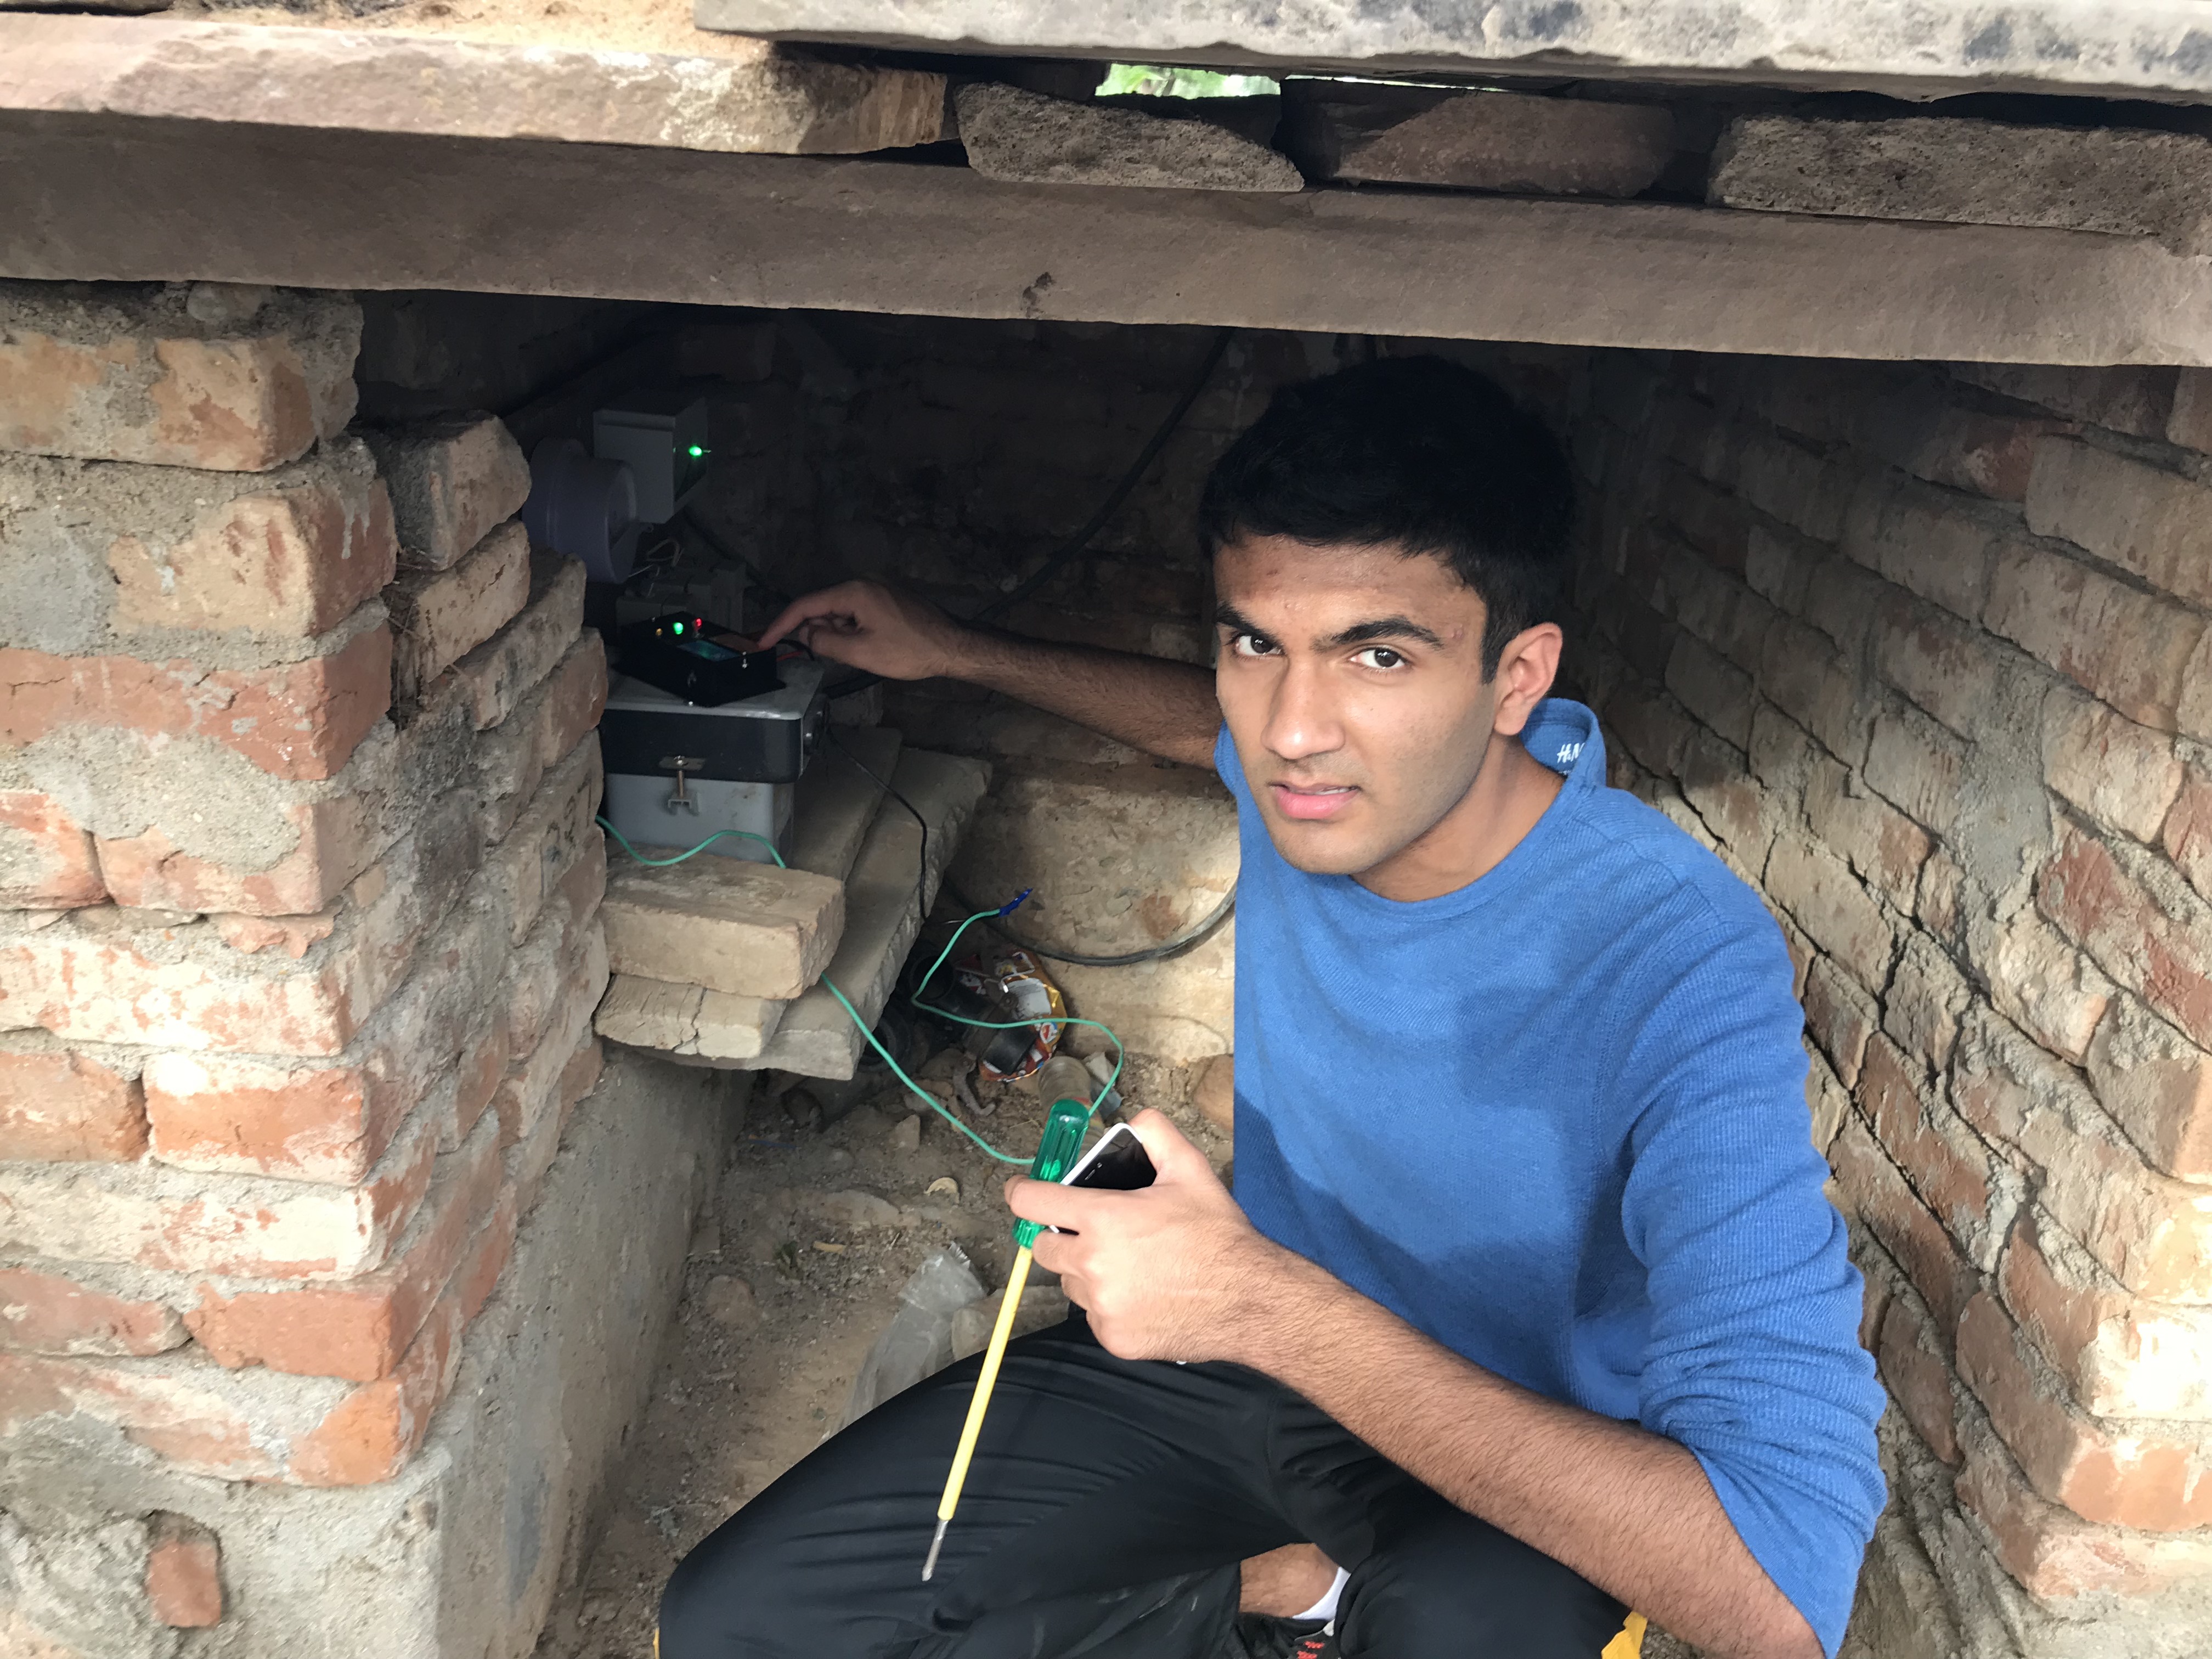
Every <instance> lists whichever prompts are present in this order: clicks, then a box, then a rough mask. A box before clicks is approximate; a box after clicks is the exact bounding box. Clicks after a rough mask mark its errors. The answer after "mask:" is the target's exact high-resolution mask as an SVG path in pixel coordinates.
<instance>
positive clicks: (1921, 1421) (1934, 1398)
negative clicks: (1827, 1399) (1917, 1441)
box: [1875, 1295, 1959, 1466]
mask: <svg viewBox="0 0 2212 1659" xmlns="http://www.w3.org/2000/svg"><path fill="white" fill-rule="evenodd" d="M1917 1300H1918V1298H1917V1297H1912V1298H1908V1297H1905V1296H1902V1295H1899V1296H1896V1297H1892V1298H1891V1299H1890V1302H1889V1304H1888V1305H1887V1308H1886V1309H1885V1310H1884V1311H1883V1314H1882V1320H1881V1336H1880V1338H1879V1339H1878V1340H1877V1343H1876V1346H1875V1358H1876V1359H1877V1361H1878V1362H1879V1364H1880V1366H1881V1380H1882V1381H1883V1383H1886V1384H1887V1385H1888V1388H1889V1392H1890V1397H1891V1398H1892V1399H1893V1400H1895V1401H1897V1403H1898V1406H1899V1408H1900V1409H1901V1410H1903V1412H1904V1413H1905V1420H1906V1421H1908V1422H1909V1423H1911V1425H1912V1426H1913V1428H1914V1430H1915V1431H1917V1433H1918V1434H1919V1436H1920V1437H1921V1439H1923V1441H1925V1442H1927V1443H1928V1449H1929V1450H1930V1451H1932V1452H1934V1453H1935V1454H1936V1456H1937V1457H1939V1458H1941V1459H1942V1461H1943V1462H1946V1463H1949V1464H1953V1465H1954V1466H1955V1465H1956V1464H1957V1462H1959V1439H1958V1435H1957V1432H1956V1431H1955V1430H1954V1427H1953V1425H1952V1418H1953V1415H1954V1409H1955V1408H1954V1405H1953V1403H1952V1398H1951V1367H1950V1364H1949V1362H1948V1360H1946V1359H1945V1358H1944V1354H1945V1352H1946V1350H1947V1349H1948V1346H1949V1342H1948V1337H1949V1333H1948V1332H1939V1331H1937V1330H1936V1328H1935V1327H1934V1326H1933V1325H1932V1324H1931V1323H1930V1322H1929V1319H1928V1316H1927V1315H1926V1313H1925V1312H1924V1311H1923V1310H1922V1309H1920V1308H1918V1307H1917V1306H1915V1305H1914V1304H1915V1303H1917Z"/></svg>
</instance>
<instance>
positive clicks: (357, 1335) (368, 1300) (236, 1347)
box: [185, 1129, 505, 1383]
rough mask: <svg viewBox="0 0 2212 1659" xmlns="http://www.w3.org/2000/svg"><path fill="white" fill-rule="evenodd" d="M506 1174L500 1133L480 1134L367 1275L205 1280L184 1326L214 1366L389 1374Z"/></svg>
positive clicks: (442, 1171) (444, 1163) (365, 1377)
mask: <svg viewBox="0 0 2212 1659" xmlns="http://www.w3.org/2000/svg"><path fill="white" fill-rule="evenodd" d="M504 1176H505V1169H504V1166H503V1165H502V1164H501V1159H500V1156H499V1136H498V1134H497V1133H496V1132H495V1131H493V1130H490V1129H487V1130H486V1132H485V1133H482V1134H479V1135H475V1136H473V1137H471V1139H470V1141H469V1144H468V1145H467V1146H464V1147H463V1148H462V1149H461V1150H460V1151H459V1152H457V1153H456V1154H454V1155H453V1157H452V1158H445V1159H441V1161H440V1164H439V1166H438V1168H437V1170H436V1171H435V1178H434V1180H433V1181H432V1182H431V1186H430V1190H429V1192H428V1194H427V1195H426V1196H425V1197H424V1198H423V1200H422V1206H421V1207H420V1208H419V1209H417V1210H416V1212H415V1215H414V1218H413V1219H412V1220H411V1221H410V1222H409V1224H408V1226H407V1231H406V1232H405V1233H404V1235H402V1237H400V1240H399V1242H398V1244H397V1245H396V1246H394V1248H393V1252H392V1257H391V1259H390V1260H389V1261H386V1264H385V1265H384V1266H383V1267H380V1268H378V1269H377V1270H376V1271H375V1272H374V1273H366V1274H363V1275H362V1276H361V1277H359V1278H356V1279H339V1280H336V1281H333V1282H331V1283H327V1284H314V1285H286V1286H282V1287H276V1288H264V1287H260V1286H238V1287H235V1288H228V1287H224V1286H219V1285H214V1284H207V1283H204V1284H202V1285H200V1286H199V1289H198V1297H199V1302H198V1305H197V1306H196V1307H194V1308H193V1309H192V1310H191V1311H190V1312H189V1313H187V1314H186V1315H185V1324H186V1325H187V1326H188V1327H189V1328H191V1334H192V1335H193V1336H194V1337H195V1338H197V1340H198V1341H199V1344H200V1346H202V1347H204V1348H205V1349H206V1350H207V1351H208V1352H209V1353H210V1355H211V1356H212V1357H213V1358H215V1360H216V1363H217V1364H222V1365H228V1366H234V1367H235V1366H243V1365H266V1366H267V1367H269V1369H270V1370H277V1371H289V1372H292V1373H294V1374H295V1375H298V1376H342V1377H347V1378H350V1379H351V1380H353V1381H355V1382H358V1383H370V1382H374V1381H375V1380H376V1379H377V1378H378V1377H380V1376H387V1375H389V1374H390V1373H391V1372H392V1370H394V1369H395V1368H396V1367H397V1366H398V1364H399V1360H400V1358H401V1356H402V1355H403V1354H404V1352H406V1349H407V1346H408V1345H409V1344H410V1342H412V1341H413V1340H414V1338H415V1335H416V1332H417V1331H419V1330H420V1329H421V1328H422V1322H423V1321H424V1320H425V1319H426V1318H428V1316H429V1312H430V1310H431V1308H432V1306H433V1305H434V1304H435V1303H436V1301H437V1299H438V1297H439V1296H440V1294H441V1292H442V1291H444V1290H445V1288H446V1285H447V1281H448V1280H450V1279H452V1278H453V1273H455V1271H456V1270H457V1269H458V1268H459V1266H460V1263H461V1260H462V1257H463V1255H465V1252H466V1249H467V1247H468V1245H469V1243H470V1241H471V1239H472V1238H473V1237H475V1235H476V1232H477V1229H478V1228H479V1227H480V1226H481V1225H483V1222H484V1221H485V1220H486V1219H487V1218H489V1217H490V1215H491V1212H492V1209H493V1206H494V1203H495V1200H496V1199H497V1198H498V1196H499V1192H500V1187H501V1182H502V1180H503V1179H504Z"/></svg>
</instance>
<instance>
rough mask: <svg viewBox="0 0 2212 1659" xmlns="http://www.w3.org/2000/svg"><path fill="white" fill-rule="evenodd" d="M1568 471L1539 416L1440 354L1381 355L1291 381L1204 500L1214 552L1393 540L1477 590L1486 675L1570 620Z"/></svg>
mask: <svg viewBox="0 0 2212 1659" xmlns="http://www.w3.org/2000/svg"><path fill="white" fill-rule="evenodd" d="M1573 524H1574V477H1573V474H1572V472H1571V471H1570V470H1569V468H1568V465H1567V460H1566V457H1565V455H1564V454H1563V453H1561V452H1560V449H1559V444H1558V443H1557V442H1556V441H1554V440H1553V437H1552V435H1551V434H1550V433H1549V432H1548V431H1547V430H1546V429H1545V428H1544V427H1543V426H1542V424H1541V423H1540V422H1538V421H1537V420H1536V419H1535V417H1534V416H1531V415H1529V414H1528V412H1527V411H1526V410H1522V409H1521V408H1520V407H1519V406H1518V405H1516V404H1515V403H1514V401H1513V399H1512V398H1510V397H1509V396H1508V395H1507V394H1506V392H1504V389H1503V388H1502V387H1500V386H1498V384H1497V383H1496V382H1495V381H1493V380H1487V379H1486V378H1485V377H1484V376H1482V375H1480V374H1476V373H1475V372H1474V370H1473V369H1469V368H1462V367H1461V366H1460V365H1459V364H1457V363H1451V362H1445V361H1444V360H1443V358H1441V357H1381V358H1377V359H1376V360H1375V361H1374V362H1366V363H1361V364H1358V366H1356V367H1354V368H1346V369H1340V370H1339V371H1338V372H1337V373H1336V374H1328V375H1324V376H1323V377H1322V379H1320V380H1307V381H1304V382H1303V383H1302V384H1299V385H1296V386H1285V387H1283V388H1282V389H1281V390H1280V391H1279V392H1276V393H1275V396H1274V399H1273V402H1271V403H1270V404H1268V405H1267V413H1266V414H1264V415H1262V416H1261V417H1260V418H1259V420H1258V421H1257V422H1255V423H1254V424H1253V425H1252V426H1251V427H1250V428H1248V429H1247V430H1246V431H1245V432H1244V434H1243V435H1242V436H1241V437H1239V438H1238V439H1237V441H1236V442H1235V443H1233V444H1231V446H1230V447H1229V450H1228V453H1225V455H1223V456H1222V458H1221V459H1220V460H1219V461H1218V463H1216V465H1215V466H1214V469H1213V471H1212V475H1211V476H1210V477H1207V479H1206V493H1205V495H1204V496H1203V497H1202V498H1201V500H1200V506H1199V513H1198V528H1199V539H1200V544H1201V545H1202V546H1203V547H1204V549H1205V551H1206V556H1207V557H1209V558H1211V557H1212V556H1213V555H1214V554H1216V553H1218V551H1220V550H1221V549H1222V547H1223V546H1224V545H1225V544H1228V543H1230V542H1232V541H1235V540H1236V539H1237V538H1239V537H1240V536H1288V537H1291V538H1293V539H1295V540H1297V541H1301V542H1305V543H1307V544H1310V545H1313V546H1317V547H1318V546H1328V545H1332V544H1334V545H1350V546H1354V547H1395V548H1396V549H1398V550H1400V551H1401V552H1403V553H1404V554H1406V555H1407V556H1408V557H1413V556H1423V555H1425V556H1430V557H1432V558H1437V559H1441V560H1443V562H1444V564H1445V565H1446V566H1447V567H1449V568H1450V570H1451V572H1452V574H1454V575H1455V576H1457V577H1458V578H1459V579H1460V580H1462V582H1465V583H1466V584H1467V585H1468V586H1469V587H1471V588H1473V589H1474V591H1475V592H1476V593H1477V594H1478V595H1480V598H1481V599H1482V603H1483V605H1484V607H1485V609H1486V611H1488V613H1489V614H1488V619H1487V621H1486V623H1485V624H1484V627H1483V630H1482V671H1483V674H1484V676H1485V677H1486V678H1487V677H1489V676H1491V675H1494V674H1495V673H1497V671H1498V659H1499V658H1500V657H1501V656H1502V655H1503V654H1504V650H1505V647H1506V644H1507V642H1508V641H1510V640H1511V639H1512V638H1513V636H1514V635H1516V634H1518V633H1520V632H1521V631H1522V629H1527V628H1532V627H1534V625H1535V624H1536V623H1542V622H1559V621H1560V620H1562V617H1563V613H1564V612H1565V607H1566V598H1567V583H1568V572H1569V567H1570V562H1571V541H1570V538H1571V532H1572V529H1573Z"/></svg>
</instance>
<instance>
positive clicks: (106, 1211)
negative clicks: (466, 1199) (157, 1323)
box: [0, 1119, 438, 1279]
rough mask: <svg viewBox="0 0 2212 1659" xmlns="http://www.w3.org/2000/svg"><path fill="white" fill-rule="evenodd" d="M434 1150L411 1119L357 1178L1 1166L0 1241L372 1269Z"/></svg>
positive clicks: (121, 1257)
mask: <svg viewBox="0 0 2212 1659" xmlns="http://www.w3.org/2000/svg"><path fill="white" fill-rule="evenodd" d="M437 1148H438V1134H437V1126H436V1125H435V1123H431V1122H429V1121H428V1120H427V1119H418V1120H417V1121H416V1122H414V1123H411V1124H410V1125H409V1126H408V1127H407V1128H405V1129H404V1130H403V1131H402V1132H401V1133H400V1134H399V1136H398V1138H397V1139H395V1140H394V1141H393V1143H392V1147H391V1149H390V1150H389V1151H388V1152H386V1154H385V1156H384V1158H383V1160H382V1162H381V1163H380V1164H379V1165H378V1166H377V1168H376V1169H375V1170H373V1171H372V1172H371V1173H370V1175H369V1177H368V1180H367V1181H365V1182H362V1184H360V1185H359V1186H356V1187H324V1186H317V1185H314V1184H313V1183H310V1182H296V1181H271V1180H262V1179H258V1178H255V1177H250V1176H209V1175H199V1174H194V1173H187V1172H186V1171H184V1170H169V1169H164V1168H163V1167H161V1165H159V1164H140V1165H133V1166H125V1165H118V1164H9V1165H7V1166H5V1167H4V1169H0V1249H6V1250H8V1251H10V1252H14V1253H20V1254H21V1255H27V1256H44V1257H47V1258H50V1259H52V1260H54V1261H94V1262H114V1263H118V1264H120V1265H125V1266H135V1267H153V1268H158V1269H161V1270H164V1271H168V1272H175V1273H219V1274H234V1275H237V1276H238V1277H240V1278H246V1279H318V1278H333V1277H335V1278H343V1277H346V1276H348V1275H349V1274H353V1273H369V1272H373V1271H374V1270H375V1269H376V1268H377V1267H380V1266H381V1265H382V1264H383V1261H384V1258H385V1255H386V1252H387V1251H388V1250H389V1249H391V1246H392V1240H393V1238H394V1237H395V1236H396V1235H397V1233H398V1230H399V1229H400V1228H402V1227H404V1225H406V1223H407V1218H408V1217H409V1216H410V1215H412V1214H413V1213H414V1211H415V1206H416V1205H417V1204H418V1203H420V1202H421V1201H422V1194H423V1192H424V1190H425V1189H426V1188H428V1185H429V1181H430V1164H431V1159H432V1158H433V1157H434V1156H435V1153H436V1152H437Z"/></svg>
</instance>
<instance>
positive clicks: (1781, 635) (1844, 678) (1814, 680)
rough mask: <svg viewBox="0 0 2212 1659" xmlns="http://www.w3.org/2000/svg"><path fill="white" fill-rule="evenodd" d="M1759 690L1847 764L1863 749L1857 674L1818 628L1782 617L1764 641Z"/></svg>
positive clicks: (1854, 762) (1863, 726) (1863, 724)
mask: <svg viewBox="0 0 2212 1659" xmlns="http://www.w3.org/2000/svg"><path fill="white" fill-rule="evenodd" d="M1759 690H1762V691H1763V692H1765V694H1766V696H1769V697H1770V698H1771V699H1772V700H1773V702H1774V703H1775V706H1776V707H1777V708H1780V709H1781V710H1782V712H1783V713H1784V714H1787V715H1789V716H1790V719H1791V720H1795V721H1796V722H1797V724H1798V725H1800V726H1803V727H1804V728H1805V729H1806V730H1807V731H1808V732H1811V733H1812V734H1813V735H1814V737H1816V738H1819V739H1820V742H1821V743H1822V744H1824V745H1825V746H1826V749H1827V750H1828V752H1829V753H1830V754H1832V755H1833V756H1835V757H1837V758H1838V760H1840V761H1842V762H1843V763H1844V764H1845V765H1847V766H1855V765H1857V763H1859V761H1860V759H1861V758H1862V757H1863V756H1864V755H1865V753H1866V742H1867V735H1866V733H1867V728H1866V720H1865V719H1864V717H1863V714H1862V713H1861V711H1860V708H1859V694H1858V677H1857V675H1856V674H1854V673H1853V672H1852V671H1851V670H1850V665H1848V664H1847V663H1845V662H1844V659H1842V658H1841V657H1840V656H1838V654H1837V652H1836V648H1835V647H1834V646H1833V645H1832V644H1831V643H1829V641H1828V640H1827V637H1826V635H1823V634H1821V633H1820V632H1819V630H1817V629H1812V628H1808V627H1807V626H1806V625H1805V624H1804V623H1799V622H1792V621H1788V620H1785V621H1784V622H1782V623H1778V625H1777V626H1776V628H1775V629H1774V631H1773V633H1772V635H1771V636H1770V637H1769V638H1768V640H1767V642H1766V656H1765V661H1764V662H1762V663H1761V664H1760V665H1759Z"/></svg>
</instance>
